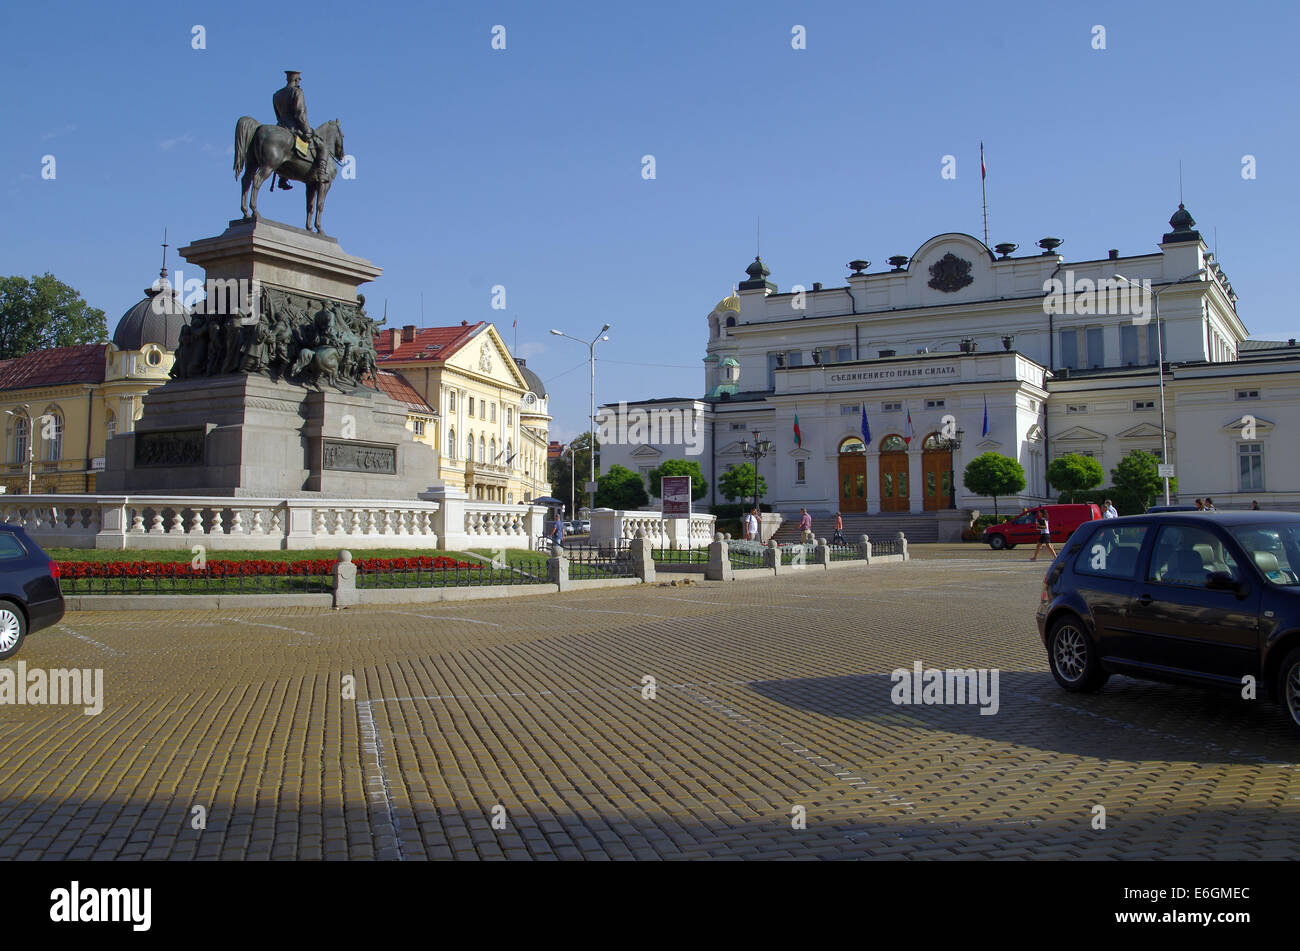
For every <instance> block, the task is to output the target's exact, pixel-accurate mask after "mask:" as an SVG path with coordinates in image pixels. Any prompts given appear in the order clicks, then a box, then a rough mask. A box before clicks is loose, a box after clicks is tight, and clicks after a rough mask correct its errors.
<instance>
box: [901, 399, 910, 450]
mask: <svg viewBox="0 0 1300 951" xmlns="http://www.w3.org/2000/svg"><path fill="white" fill-rule="evenodd" d="M903 443H904V445H908V446H910V445H912V406H911V404H910V403H909V404H908V407H907V428H905V429H904V430H903Z"/></svg>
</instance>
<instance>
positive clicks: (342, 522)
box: [0, 495, 441, 551]
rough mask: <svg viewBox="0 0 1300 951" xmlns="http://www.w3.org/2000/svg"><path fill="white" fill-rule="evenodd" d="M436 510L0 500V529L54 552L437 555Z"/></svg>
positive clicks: (184, 500) (422, 504)
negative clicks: (16, 530) (414, 551)
mask: <svg viewBox="0 0 1300 951" xmlns="http://www.w3.org/2000/svg"><path fill="white" fill-rule="evenodd" d="M439 514H440V513H439V505H438V503H436V502H428V501H400V500H391V499H257V498H213V497H210V496H209V497H191V496H165V495H152V496H148V495H130V496H124V495H19V496H9V497H6V496H0V521H6V522H10V523H12V524H17V525H21V526H22V527H23V528H24V529H25V530H26V531H27V533H28V534H29V535H31V536H32V538H34V539H35V540H36V541H37V543H38V544H40V545H43V546H48V547H53V548H105V549H114V550H119V551H121V550H129V549H146V550H150V549H152V550H161V549H187V550H188V549H190V548H192V547H193V546H194V545H203V546H204V547H205V548H206V549H208V550H211V551H221V550H223V549H224V550H227V551H229V550H248V551H275V550H282V549H286V550H287V549H310V548H337V547H339V546H340V545H350V546H353V547H357V548H381V547H392V548H429V549H434V548H438V547H439V546H438V542H439V530H440V527H441V526H440V519H439Z"/></svg>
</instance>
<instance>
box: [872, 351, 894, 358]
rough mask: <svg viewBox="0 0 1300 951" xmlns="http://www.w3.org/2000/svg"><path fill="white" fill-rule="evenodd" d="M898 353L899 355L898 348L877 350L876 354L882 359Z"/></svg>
mask: <svg viewBox="0 0 1300 951" xmlns="http://www.w3.org/2000/svg"><path fill="white" fill-rule="evenodd" d="M897 355H898V351H897V350H877V351H876V356H878V357H880V359H882V360H883V359H885V358H886V357H893V356H897Z"/></svg>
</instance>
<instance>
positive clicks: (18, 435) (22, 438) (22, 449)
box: [9, 415, 32, 462]
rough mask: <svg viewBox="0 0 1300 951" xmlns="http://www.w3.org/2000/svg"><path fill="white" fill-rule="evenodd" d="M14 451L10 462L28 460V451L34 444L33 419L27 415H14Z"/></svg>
mask: <svg viewBox="0 0 1300 951" xmlns="http://www.w3.org/2000/svg"><path fill="white" fill-rule="evenodd" d="M13 433H14V453H13V457H12V458H11V459H10V460H9V461H10V462H26V461H27V451H28V449H29V447H30V446H31V444H32V426H31V421H30V420H28V418H27V417H26V416H18V415H15V416H14V428H13Z"/></svg>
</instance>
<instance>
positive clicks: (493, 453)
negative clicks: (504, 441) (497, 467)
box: [488, 436, 497, 463]
mask: <svg viewBox="0 0 1300 951" xmlns="http://www.w3.org/2000/svg"><path fill="white" fill-rule="evenodd" d="M488 448H489V450H490V453H491V458H489V459H488V461H489V462H492V463H495V462H496V461H497V437H496V436H493V437H492V443H491V445H490V446H489V447H488Z"/></svg>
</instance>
